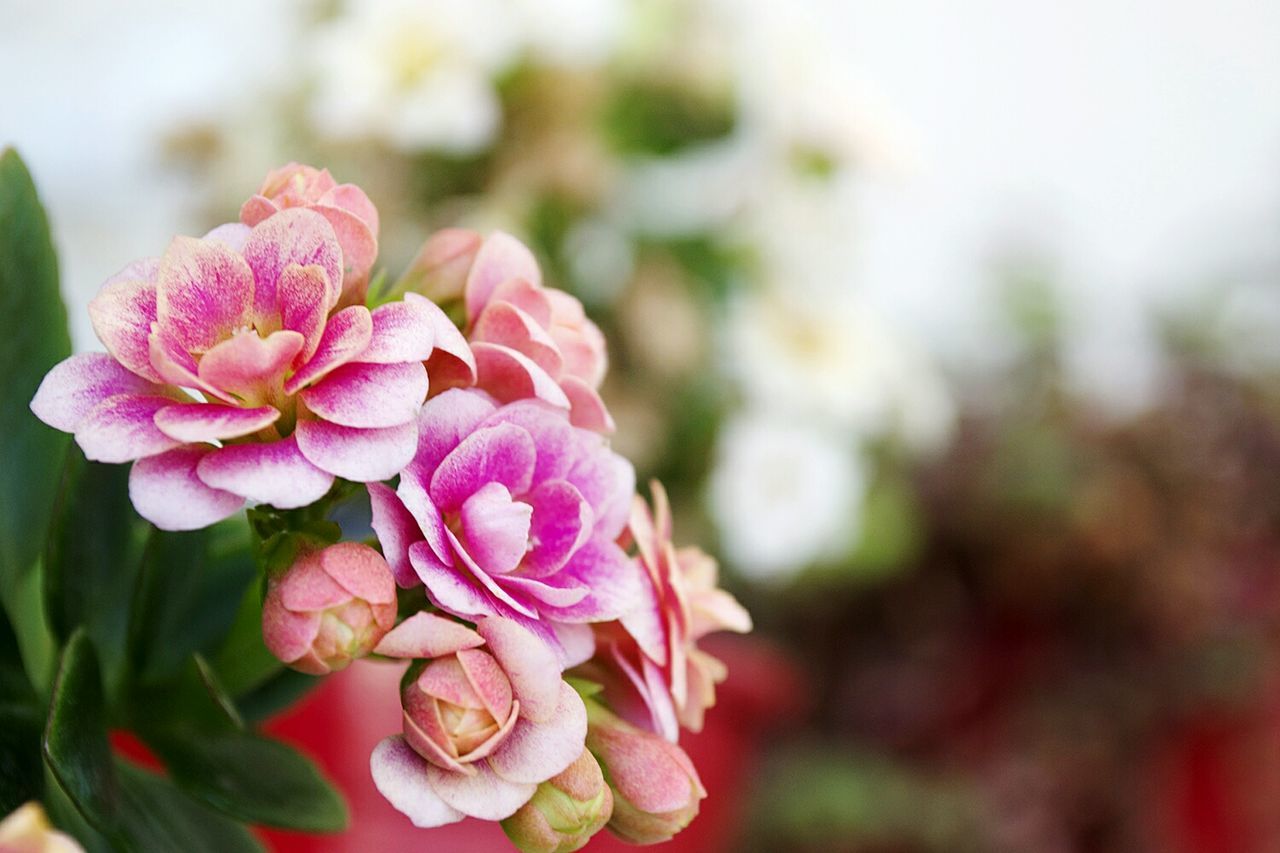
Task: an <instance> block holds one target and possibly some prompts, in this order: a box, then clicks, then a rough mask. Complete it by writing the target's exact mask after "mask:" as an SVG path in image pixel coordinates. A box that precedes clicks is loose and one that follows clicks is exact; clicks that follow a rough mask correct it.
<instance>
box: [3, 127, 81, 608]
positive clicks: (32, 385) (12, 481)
mask: <svg viewBox="0 0 1280 853" xmlns="http://www.w3.org/2000/svg"><path fill="white" fill-rule="evenodd" d="M70 354H71V338H70V336H69V335H68V333H67V313H66V309H65V308H63V306H62V298H61V296H60V295H59V294H58V261H57V257H56V255H55V254H54V251H53V243H52V241H51V240H50V237H49V222H48V220H47V219H46V218H45V213H44V209H43V208H42V207H41V206H40V199H39V198H38V197H37V195H36V188H35V185H34V184H33V183H32V181H31V175H30V174H29V173H28V172H27V168H26V166H24V165H23V163H22V160H21V158H19V157H18V154H17V152H16V151H14V150H13V149H6V150H5V151H4V153H3V154H2V155H0V395H2V396H3V399H4V401H5V403H4V405H3V406H0V435H3V436H4V443H5V448H4V464H3V465H0V594H3V597H4V600H5V601H6V603H8V602H9V601H10V600H11V597H10V591H11V588H12V586H13V584H14V583H15V582H16V581H17V580H18V578H19V576H21V575H23V574H25V573H26V572H29V571H30V570H31V568H32V566H33V565H34V564H35V562H36V558H37V557H38V556H39V554H40V551H41V550H42V549H43V547H44V531H45V530H46V528H47V527H48V524H49V513H50V510H51V508H52V506H53V497H54V491H55V490H56V489H57V486H58V472H59V470H60V469H61V466H62V455H63V451H64V449H65V447H66V442H67V436H65V435H63V434H62V433H60V432H58V431H57V430H54V429H51V428H49V427H47V426H45V425H44V424H42V423H40V422H39V421H38V420H36V418H35V416H34V415H32V414H31V411H30V410H29V409H28V408H27V403H28V402H30V400H31V398H32V397H33V396H34V395H35V393H36V388H38V387H39V385H40V380H41V379H43V378H44V375H45V374H46V373H47V372H48V371H49V368H51V367H53V366H54V365H55V364H57V363H58V362H59V361H61V360H62V359H64V358H66V357H67V356H68V355H70ZM10 616H11V618H14V619H15V621H16V618H17V616H18V614H16V613H15V612H14V609H13V608H12V607H11V608H10ZM19 633H21V632H19Z"/></svg>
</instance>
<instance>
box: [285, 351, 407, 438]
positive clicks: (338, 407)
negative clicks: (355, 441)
mask: <svg viewBox="0 0 1280 853" xmlns="http://www.w3.org/2000/svg"><path fill="white" fill-rule="evenodd" d="M426 396H427V371H426V369H425V368H423V366H422V365H421V364H419V363H418V362H416V361H415V362H410V363H406V362H400V363H399V364H344V365H343V366H342V367H339V368H338V369H337V370H334V371H333V372H332V373H330V374H329V375H328V376H326V377H325V378H324V379H322V380H321V381H320V382H318V383H317V384H315V385H312V386H311V387H310V388H307V389H306V390H304V391H303V392H302V401H303V402H304V403H306V404H307V408H309V409H310V410H311V411H312V412H314V413H315V414H317V415H319V416H320V417H322V418H324V419H325V420H327V421H333V422H334V423H336V424H341V425H342V426H349V427H363V428H366V429H369V428H374V427H392V426H399V425H401V424H407V423H409V422H410V421H412V420H414V418H416V417H417V415H418V409H419V408H421V406H422V401H423V400H424V399H426Z"/></svg>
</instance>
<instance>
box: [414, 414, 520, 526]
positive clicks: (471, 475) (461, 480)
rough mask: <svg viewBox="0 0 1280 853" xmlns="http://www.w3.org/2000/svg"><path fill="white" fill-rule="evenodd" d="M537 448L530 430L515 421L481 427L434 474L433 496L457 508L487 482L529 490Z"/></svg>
mask: <svg viewBox="0 0 1280 853" xmlns="http://www.w3.org/2000/svg"><path fill="white" fill-rule="evenodd" d="M536 453H537V450H536V448H535V447H534V445H533V439H532V438H531V437H530V436H529V433H527V432H525V431H524V430H522V429H520V428H519V427H517V426H515V425H513V424H498V425H497V426H492V427H486V428H484V429H478V430H476V431H475V432H473V433H471V435H469V436H467V437H466V438H465V439H464V440H463V441H462V443H461V444H459V445H458V446H457V447H455V448H454V449H453V452H451V453H450V454H449V455H448V456H446V457H445V458H444V461H442V462H441V463H440V466H439V467H438V468H436V471H435V474H434V475H433V476H432V478H431V486H430V491H431V499H432V500H433V501H434V502H435V504H436V505H437V506H438V507H440V509H441V510H442V511H444V512H453V511H455V510H458V509H460V508H461V507H462V504H463V502H464V501H466V499H467V498H469V497H471V495H473V494H475V493H476V492H477V491H479V490H480V488H481V487H482V486H484V485H485V484H486V483H501V484H502V485H503V486H506V487H507V490H508V491H509V492H511V493H512V494H515V495H521V494H524V493H525V492H527V491H528V490H529V485H530V483H531V481H532V478H533V466H534V462H535V460H536Z"/></svg>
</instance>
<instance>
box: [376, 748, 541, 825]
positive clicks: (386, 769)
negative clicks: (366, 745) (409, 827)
mask: <svg viewBox="0 0 1280 853" xmlns="http://www.w3.org/2000/svg"><path fill="white" fill-rule="evenodd" d="M429 766H430V765H429V764H428V763H427V761H426V760H425V759H424V758H422V756H420V755H418V753H416V752H414V751H413V748H412V747H410V746H409V744H408V743H406V742H405V739H404V738H402V737H400V736H399V735H393V736H392V737H389V738H386V739H384V740H383V741H382V742H381V743H379V744H378V745H377V746H376V747H374V748H373V754H372V755H371V756H370V757H369V771H370V772H371V773H372V774H373V784H374V786H375V787H377V789H378V793H380V794H382V796H384V797H386V798H387V802H389V803H391V805H392V806H394V807H395V808H396V810H398V811H399V812H401V813H402V814H404V815H405V816H406V817H408V818H409V820H410V821H412V822H413V825H414V826H417V827H420V828H422V829H428V828H430V827H433V826H444V825H445V824H450V823H457V822H458V821H460V820H462V818H463V817H465V815H463V813H462V812H460V811H458V810H457V809H455V808H453V807H452V806H450V805H448V804H447V803H445V801H444V800H442V799H441V798H440V797H439V795H437V794H436V792H435V791H434V790H433V789H432V787H431V783H430V781H429V777H428V771H427V768H428V767H429ZM517 808H519V806H517ZM513 811H514V810H513Z"/></svg>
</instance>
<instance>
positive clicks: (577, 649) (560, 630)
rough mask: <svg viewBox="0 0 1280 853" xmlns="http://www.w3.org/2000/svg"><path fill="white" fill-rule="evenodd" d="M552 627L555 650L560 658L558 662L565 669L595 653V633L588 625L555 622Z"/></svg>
mask: <svg viewBox="0 0 1280 853" xmlns="http://www.w3.org/2000/svg"><path fill="white" fill-rule="evenodd" d="M553 627H554V628H555V634H556V640H557V641H558V642H557V645H558V646H559V649H558V650H557V651H558V653H559V654H560V656H561V658H562V659H561V661H560V663H561V665H562V666H564V668H565V669H569V668H570V667H574V666H577V665H578V664H581V663H586V662H587V661H589V660H591V658H592V657H593V656H594V655H595V652H596V635H595V632H594V631H593V630H591V626H590V625H581V624H569V623H566V622H557V623H555V625H554V626H553Z"/></svg>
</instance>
